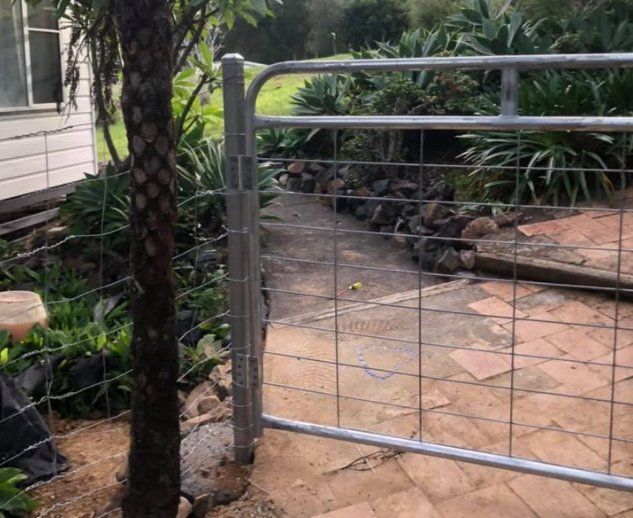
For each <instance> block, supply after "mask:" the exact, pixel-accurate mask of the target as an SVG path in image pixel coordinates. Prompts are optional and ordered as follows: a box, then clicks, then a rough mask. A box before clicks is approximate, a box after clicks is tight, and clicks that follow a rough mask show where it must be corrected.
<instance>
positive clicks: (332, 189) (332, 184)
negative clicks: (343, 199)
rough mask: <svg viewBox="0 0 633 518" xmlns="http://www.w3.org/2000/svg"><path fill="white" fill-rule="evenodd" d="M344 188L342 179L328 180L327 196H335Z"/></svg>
mask: <svg viewBox="0 0 633 518" xmlns="http://www.w3.org/2000/svg"><path fill="white" fill-rule="evenodd" d="M344 187H345V182H344V181H343V179H342V178H334V179H333V180H330V181H329V182H328V184H327V193H328V194H336V192H337V191H338V190H339V189H343V188H344Z"/></svg>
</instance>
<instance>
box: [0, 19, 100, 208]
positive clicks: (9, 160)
mask: <svg viewBox="0 0 633 518" xmlns="http://www.w3.org/2000/svg"><path fill="white" fill-rule="evenodd" d="M68 39H69V31H68V30H67V29H62V31H61V40H62V41H61V47H62V48H63V49H64V48H65V47H66V45H67V42H68ZM63 59H64V58H63V57H62V60H63ZM80 73H81V82H80V85H79V89H78V92H77V95H78V96H77V109H70V110H69V109H65V110H64V112H63V113H62V114H59V113H57V111H55V110H54V109H48V110H43V109H36V108H33V109H28V108H27V109H19V110H15V111H0V200H5V199H8V198H13V197H15V196H21V195H24V194H30V193H33V192H37V191H41V190H45V189H47V188H49V187H56V186H59V185H63V184H66V183H71V182H74V181H77V180H81V179H82V178H84V175H85V173H91V174H94V173H95V172H96V170H97V152H96V146H95V128H94V116H93V110H92V104H91V100H90V70H89V67H88V65H87V64H85V63H84V64H82V65H81V70H80ZM62 77H63V71H62ZM67 126H75V128H72V129H68V130H65V131H62V132H59V133H52V134H49V135H48V136H47V137H46V139H45V138H44V137H43V136H41V135H40V136H33V137H26V138H22V139H18V140H13V139H11V140H5V139H7V138H10V137H14V136H19V135H25V134H29V133H34V132H38V131H45V130H46V131H54V130H60V129H62V128H65V127H67ZM47 148H48V153H46V149H47ZM47 156H48V160H47ZM47 171H48V173H47Z"/></svg>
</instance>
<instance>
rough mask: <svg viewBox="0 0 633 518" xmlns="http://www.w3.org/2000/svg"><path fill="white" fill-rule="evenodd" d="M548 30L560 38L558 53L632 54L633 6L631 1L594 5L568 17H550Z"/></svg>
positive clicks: (613, 1)
mask: <svg viewBox="0 0 633 518" xmlns="http://www.w3.org/2000/svg"><path fill="white" fill-rule="evenodd" d="M553 3H555V4H558V3H559V2H553ZM570 13H571V15H570ZM548 29H549V30H550V31H551V32H553V33H555V34H558V37H557V38H556V41H555V42H554V48H555V50H556V51H557V52H589V53H591V52H631V50H633V4H631V2H629V1H628V0H610V1H608V2H606V1H603V2H595V3H594V2H590V3H588V4H587V5H586V6H584V7H579V8H577V9H572V10H570V11H568V12H567V13H565V16H562V17H554V16H552V17H550V18H549V22H548Z"/></svg>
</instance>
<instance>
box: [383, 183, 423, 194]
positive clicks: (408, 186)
mask: <svg viewBox="0 0 633 518" xmlns="http://www.w3.org/2000/svg"><path fill="white" fill-rule="evenodd" d="M390 188H391V192H394V193H395V192H396V191H403V192H405V193H408V194H414V193H417V192H418V191H419V189H420V186H419V185H418V184H417V183H414V182H408V181H406V180H397V181H395V182H393V183H392V184H391V187H390Z"/></svg>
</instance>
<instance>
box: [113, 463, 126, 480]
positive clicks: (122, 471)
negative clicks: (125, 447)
mask: <svg viewBox="0 0 633 518" xmlns="http://www.w3.org/2000/svg"><path fill="white" fill-rule="evenodd" d="M128 462H129V461H128V459H125V462H124V463H123V464H121V467H120V468H119V469H118V470H117V472H116V473H115V474H114V478H116V480H117V482H123V481H124V480H127V477H128V474H129V471H130V468H129V464H128Z"/></svg>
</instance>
